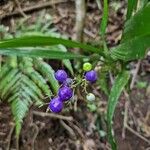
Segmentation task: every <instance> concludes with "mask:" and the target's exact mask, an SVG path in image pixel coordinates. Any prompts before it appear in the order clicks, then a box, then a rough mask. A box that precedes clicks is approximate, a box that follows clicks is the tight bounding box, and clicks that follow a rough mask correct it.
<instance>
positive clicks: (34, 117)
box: [0, 0, 150, 150]
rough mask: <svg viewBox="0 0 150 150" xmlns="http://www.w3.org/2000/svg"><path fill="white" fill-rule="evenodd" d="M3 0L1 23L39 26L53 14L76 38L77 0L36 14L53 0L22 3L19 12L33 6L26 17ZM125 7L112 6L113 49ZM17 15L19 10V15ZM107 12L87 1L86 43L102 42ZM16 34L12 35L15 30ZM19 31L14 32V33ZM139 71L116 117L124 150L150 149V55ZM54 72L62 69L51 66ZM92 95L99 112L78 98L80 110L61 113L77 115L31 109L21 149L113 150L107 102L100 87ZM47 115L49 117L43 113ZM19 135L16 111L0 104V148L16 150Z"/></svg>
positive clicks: (109, 31)
mask: <svg viewBox="0 0 150 150" xmlns="http://www.w3.org/2000/svg"><path fill="white" fill-rule="evenodd" d="M3 2H4V3H2V2H1V1H0V19H1V24H4V25H5V26H11V25H12V24H13V27H14V28H17V21H18V20H20V19H22V18H25V17H27V18H25V23H26V24H34V23H35V22H36V20H37V18H38V17H39V16H40V14H42V13H43V14H44V16H42V17H43V18H42V19H41V22H42V23H44V21H45V20H44V17H45V16H46V14H49V15H50V16H51V17H52V25H53V26H54V27H55V28H56V29H57V31H58V32H59V33H61V34H62V35H66V36H68V37H69V38H72V37H73V36H74V34H75V32H74V25H75V16H76V15H75V4H74V1H71V0H70V1H66V2H65V1H64V2H59V3H58V4H55V5H49V6H48V7H47V8H45V7H46V6H45V7H43V8H40V9H37V10H34V8H32V7H34V6H37V5H38V6H41V5H43V4H45V3H46V2H48V0H47V1H46V0H38V2H37V1H36V0H30V1H28V0H26V1H25V0H21V1H19V4H20V9H21V10H24V9H25V10H26V9H28V8H32V9H33V10H32V9H31V10H30V11H29V12H26V13H25V14H24V13H22V12H21V11H18V10H19V9H18V5H16V4H15V3H14V2H13V1H9V0H8V1H5V0H4V1H3ZM125 11H126V3H125V2H124V1H120V2H117V3H111V4H110V12H109V22H108V28H107V44H108V45H109V47H112V46H115V45H116V44H118V42H119V40H120V38H121V33H122V29H123V24H124V18H125ZM13 12H17V13H16V14H15V13H14V14H13ZM101 15H102V10H99V8H98V7H97V4H96V2H95V1H94V0H88V2H87V14H86V19H85V27H84V36H83V37H84V41H85V42H89V43H92V42H93V43H94V44H97V43H98V41H99V40H100V38H99V24H100V20H101ZM11 32H12V31H11ZM13 32H15V29H13ZM137 64H138V65H139V68H138V73H137V75H136V80H135V84H134V87H133V89H132V90H131V93H130V95H129V98H130V101H127V100H126V97H125V96H124V95H122V96H121V98H120V101H119V103H118V105H117V110H116V112H115V117H114V125H113V126H114V131H115V136H116V140H117V144H118V149H119V150H150V56H147V57H146V58H145V59H144V60H141V61H140V62H132V63H131V64H130V68H131V71H132V72H133V74H135V72H136V69H137ZM52 65H53V67H54V69H57V68H58V65H57V64H55V63H52ZM91 90H93V93H95V95H96V96H98V97H99V98H98V100H97V101H96V102H95V103H96V104H95V105H94V106H96V108H97V110H95V111H92V110H91V109H90V108H88V107H87V104H86V103H85V101H83V100H80V99H79V100H78V104H77V111H73V110H70V111H68V112H65V113H62V114H61V115H63V116H70V117H73V120H71V121H70V118H67V119H66V118H62V116H60V117H61V118H60V119H58V118H57V116H44V117H42V116H41V115H42V114H41V112H44V111H45V109H46V108H41V109H37V108H35V107H32V108H31V109H30V112H29V114H28V116H27V117H26V119H25V121H24V123H23V129H22V132H21V135H20V139H19V145H20V149H21V150H33V149H35V150H82V149H83V150H110V149H111V148H110V146H109V144H108V142H107V138H106V135H105V133H106V121H105V112H106V109H107V98H106V95H104V93H102V92H101V91H100V90H99V88H98V85H96V87H91ZM124 110H126V111H127V112H128V114H127V115H128V117H127V120H126V124H128V126H127V127H126V132H125V134H124V135H122V134H123V133H124V132H123V129H124V125H125V123H124ZM44 115H45V114H44ZM15 146H16V143H15V132H14V124H13V119H12V115H11V110H10V108H9V107H8V105H7V104H6V103H0V150H9V149H11V150H14V149H15Z"/></svg>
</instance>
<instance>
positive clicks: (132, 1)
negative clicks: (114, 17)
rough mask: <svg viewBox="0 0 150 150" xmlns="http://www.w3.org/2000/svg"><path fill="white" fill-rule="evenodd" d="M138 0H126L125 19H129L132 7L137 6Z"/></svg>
mask: <svg viewBox="0 0 150 150" xmlns="http://www.w3.org/2000/svg"><path fill="white" fill-rule="evenodd" d="M137 2H138V0H128V7H127V16H126V19H127V20H128V19H130V18H131V16H132V13H133V11H134V9H136V7H137Z"/></svg>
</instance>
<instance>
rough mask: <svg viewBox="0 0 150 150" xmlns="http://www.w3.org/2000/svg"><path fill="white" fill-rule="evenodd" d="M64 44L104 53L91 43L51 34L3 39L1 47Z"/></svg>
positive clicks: (0, 43)
mask: <svg viewBox="0 0 150 150" xmlns="http://www.w3.org/2000/svg"><path fill="white" fill-rule="evenodd" d="M58 44H62V45H64V46H66V47H70V48H81V49H83V50H85V51H87V52H88V51H89V52H95V53H100V54H101V55H103V52H102V50H100V48H96V47H93V46H91V45H87V44H83V43H79V42H75V41H71V40H66V39H62V38H55V37H50V36H26V37H21V38H15V39H10V40H3V41H1V42H0V49H2V48H14V47H15V48H16V47H35V46H51V45H58Z"/></svg>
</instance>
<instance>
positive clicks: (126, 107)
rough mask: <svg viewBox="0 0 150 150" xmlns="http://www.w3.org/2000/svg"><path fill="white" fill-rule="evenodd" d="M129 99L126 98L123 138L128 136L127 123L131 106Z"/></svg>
mask: <svg viewBox="0 0 150 150" xmlns="http://www.w3.org/2000/svg"><path fill="white" fill-rule="evenodd" d="M129 103H130V102H129V100H126V103H125V111H124V120H123V128H122V138H123V139H125V136H126V125H127V122H128V108H129Z"/></svg>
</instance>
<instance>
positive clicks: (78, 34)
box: [74, 0, 86, 42]
mask: <svg viewBox="0 0 150 150" xmlns="http://www.w3.org/2000/svg"><path fill="white" fill-rule="evenodd" d="M75 4H76V24H75V36H74V39H75V40H76V41H80V42H81V41H82V40H83V28H84V22H85V14H86V6H85V0H76V1H75Z"/></svg>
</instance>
